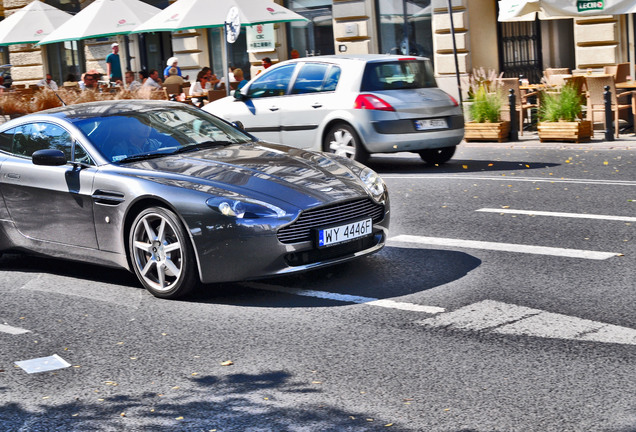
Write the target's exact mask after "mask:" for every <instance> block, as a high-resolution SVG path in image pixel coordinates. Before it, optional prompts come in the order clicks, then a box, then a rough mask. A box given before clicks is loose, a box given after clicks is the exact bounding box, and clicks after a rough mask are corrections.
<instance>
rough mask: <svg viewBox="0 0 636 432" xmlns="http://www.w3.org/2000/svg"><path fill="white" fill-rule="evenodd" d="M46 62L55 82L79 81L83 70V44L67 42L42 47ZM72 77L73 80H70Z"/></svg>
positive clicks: (80, 42)
mask: <svg viewBox="0 0 636 432" xmlns="http://www.w3.org/2000/svg"><path fill="white" fill-rule="evenodd" d="M44 49H45V50H46V57H47V61H48V72H49V73H50V74H51V75H53V80H54V81H55V82H58V83H61V82H64V81H79V80H80V77H81V75H82V71H83V69H84V44H83V43H82V41H67V42H60V43H54V44H47V45H45V46H44ZM70 75H72V76H73V80H71V79H70Z"/></svg>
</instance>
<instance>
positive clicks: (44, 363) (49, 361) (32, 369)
mask: <svg viewBox="0 0 636 432" xmlns="http://www.w3.org/2000/svg"><path fill="white" fill-rule="evenodd" d="M15 364H16V365H17V366H19V367H20V368H22V369H24V370H25V371H26V373H37V372H48V371H52V370H56V369H64V368H67V367H70V366H71V364H70V363H69V362H67V361H66V360H64V359H63V358H62V357H60V356H59V355H57V354H53V355H52V356H49V357H40V358H34V359H30V360H22V361H17V362H15Z"/></svg>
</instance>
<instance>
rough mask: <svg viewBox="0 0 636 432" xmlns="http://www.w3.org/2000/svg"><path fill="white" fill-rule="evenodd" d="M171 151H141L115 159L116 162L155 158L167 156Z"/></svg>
mask: <svg viewBox="0 0 636 432" xmlns="http://www.w3.org/2000/svg"><path fill="white" fill-rule="evenodd" d="M169 154H171V153H141V154H136V155H132V156H128V157H125V158H123V159H121V160H118V161H115V162H116V163H126V162H137V161H141V160H146V159H156V158H160V157H164V156H167V155H169Z"/></svg>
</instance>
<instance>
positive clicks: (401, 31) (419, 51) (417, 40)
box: [376, 0, 433, 60]
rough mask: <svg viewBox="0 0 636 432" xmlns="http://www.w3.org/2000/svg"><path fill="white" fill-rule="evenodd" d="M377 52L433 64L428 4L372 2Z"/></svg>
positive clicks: (414, 0)
mask: <svg viewBox="0 0 636 432" xmlns="http://www.w3.org/2000/svg"><path fill="white" fill-rule="evenodd" d="M376 10H377V11H378V21H379V22H378V28H379V29H380V35H379V46H380V52H381V53H386V54H405V55H406V54H408V55H419V56H423V57H428V58H430V59H431V60H433V30H432V25H431V21H432V15H433V11H432V6H431V1H430V0H376Z"/></svg>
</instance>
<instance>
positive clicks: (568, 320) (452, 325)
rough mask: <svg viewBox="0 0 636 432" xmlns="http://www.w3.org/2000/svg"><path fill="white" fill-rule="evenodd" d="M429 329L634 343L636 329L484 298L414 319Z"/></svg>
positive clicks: (635, 342)
mask: <svg viewBox="0 0 636 432" xmlns="http://www.w3.org/2000/svg"><path fill="white" fill-rule="evenodd" d="M417 324H419V325H422V326H424V327H429V328H446V329H451V330H462V331H479V332H487V333H497V334H503V335H521V336H533V337H541V338H548V339H569V340H578V341H589V342H601V343H615V344H624V345H636V330H634V329H631V328H628V327H620V326H616V325H611V324H606V323H602V322H598V321H591V320H587V319H583V318H577V317H572V316H568V315H562V314H557V313H551V312H546V311H543V310H540V309H533V308H529V307H525V306H518V305H513V304H508V303H502V302H498V301H494V300H484V301H481V302H478V303H473V304H470V305H468V306H464V307H462V308H459V309H456V310H454V311H452V312H447V313H443V314H439V315H436V316H434V317H431V318H426V319H424V320H420V321H417Z"/></svg>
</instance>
